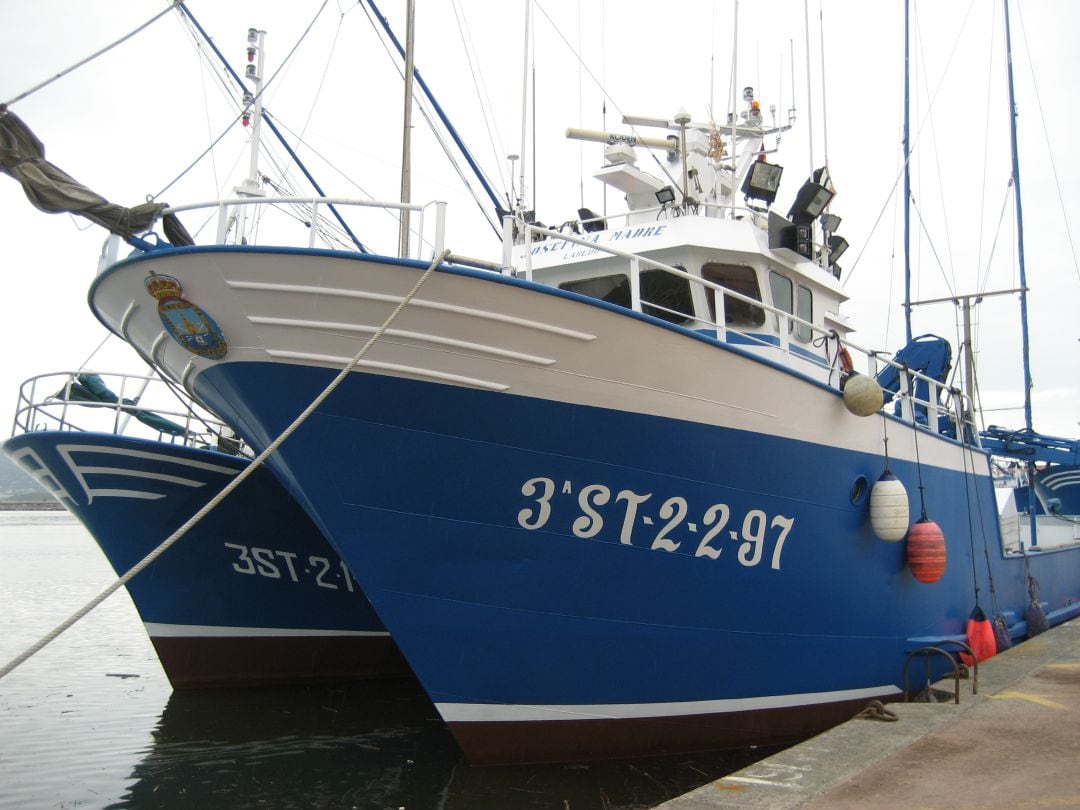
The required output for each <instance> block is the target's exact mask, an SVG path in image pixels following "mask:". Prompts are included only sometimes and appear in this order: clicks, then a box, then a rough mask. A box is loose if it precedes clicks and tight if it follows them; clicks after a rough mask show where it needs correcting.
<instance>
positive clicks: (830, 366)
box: [504, 206, 978, 445]
mask: <svg viewBox="0 0 1080 810" xmlns="http://www.w3.org/2000/svg"><path fill="white" fill-rule="evenodd" d="M729 207H730V206H729ZM516 225H517V227H518V228H520V229H521V232H522V235H523V237H524V261H523V267H522V269H520V270H519V271H518V275H519V276H521V277H523V278H525V279H527V280H529V281H532V280H533V265H532V253H531V250H530V246H531V245H532V244H533V240H532V236H533V234H541V235H543V237H544V238H548V239H550V238H554V239H562V240H566V241H568V242H572V243H574V244H577V245H581V246H582V247H587V248H590V249H592V250H596V251H599V252H603V253H607V254H609V255H611V256H615V257H619V258H622V259H625V260H626V261H627V263H628V265H629V273H628V277H629V279H630V300H631V307H632V308H633V309H634V311H636V312H641V311H643V307H645V306H647V307H650V308H654V309H658V310H663V311H667V312H670V311H671V310H669V309H667V308H666V307H664V306H663V305H662V304H660V303H653V302H651V301H648V300H645V299H642V297H641V272H642V268H647V269H655V270H661V271H663V272H665V273H669V274H671V275H673V276H676V277H678V278H681V279H685V280H686V281H687V282H689V283H690V284H691V285H696V286H698V287H702V288H705V289H708V290H711V291H712V292H713V294H714V299H715V318H716V320H715V321H713V320H709V319H707V318H706V319H703V318H702V317H700V316H698V315H694V314H692V313H678V314H681V315H686V317H687V318H691V319H693V321H694V322H695V324H698V325H699V326H696V327H694V328H696V329H707V330H710V331H711V330H715V331H716V337H717V339H718V340H721V341H725V340H727V337H728V334H729V333H734V334H735V335H738V336H739V337H740V338H741V339H742V340H743V341H744V342H745V343H746V344H748V345H749V346H750V347H753V348H758V349H762V350H767V351H768V352H770V353H772V352H776V353H778V356H779V357H780V359H781V362H782V363H783V364H785V365H787V366H788V367H798V366H799V365H802V364H805V367H806V368H808V369H810V370H816V371H817V372H819V373H820V372H824V373H825V374H826V382H827V383H829V384H832V385H834V386H835V387H837V388H839V387H840V385H839V384H840V375H839V374H837V375H836V379H835V381H834V379H833V374H832V372H833V371H834V370H836V364H837V360H836V355H837V353H838V350H839V348H840V346H841V345H842V346H844V347H846V348H847V349H848V350H849V351H852V352H854V353H856V354H858V355H861V356H862V357H863V359H864V362H865V366H864V367H865V369H866V372H865V373H866V374H868V375H869V376H871V377H876V376H877V375H878V373H879V372H880V371H881V370H883V368H884V367H885V366H892V367H893V368H895V369H897V370H898V371H899V372H900V373H899V375H898V377H899V391H897V392H896V393H895V394H893V395H892V396H891V398H890V399H889V401H888V402H887V403H886V405H885V407H886V408H890V407H895V405H896V404H897V403H898V404H899V410H900V412H899V414H897V415H898V416H899V417H900V418H901V419H903V420H904V421H906V422H910V423H912V424H913V425H916V426H918V427H922V428H925V429H927V430H930V431H932V432H935V433H945V434H949V433H952V434H954V436H955V437H956V438H961V439H963V440H965V441H968V442H969V443H972V444H976V445H977V444H978V429H977V427H976V426H975V424H974V423H973V421H972V411H971V409H970V408H968V407H966V403H965V400H964V397H963V395H962V393H961V392H960V391H959V390H958V389H956V388H952V387H949V386H948V385H945V384H943V383H942V382H940V381H939V380H936V379H934V378H932V377H928V376H927V375H925V374H922V373H920V372H918V371H915V370H913V369H909V368H905V367H904V366H902V365H900V364H898V363H896V362H894V361H893V360H892V359H891V358H887V357H883V356H882V355H881V353H880V352H877V351H873V350H871V349H866V348H863V347H861V346H858V345H857V344H855V343H851V342H849V341H847V340H843V341H842V340H841V339H840V338H839V336H838V335H837V334H836V332H834V331H831V330H827V329H824V328H822V327H820V326H816V325H814V324H813V323H811V322H810V321H807V320H804V319H802V318H800V317H798V316H797V315H795V314H793V313H790V312H787V311H786V310H782V309H777V308H776V307H773V306H770V305H769V304H766V303H765V302H764V301H760V300H758V299H756V298H752V297H750V296H747V295H744V294H742V293H740V292H738V291H736V290H733V289H730V288H728V287H724V286H722V285H720V284H716V283H715V282H712V281H709V280H708V279H705V278H701V277H700V276H696V275H694V274H692V273H689V272H687V271H685V270H682V269H680V268H678V267H673V266H671V265H667V264H664V263H663V262H659V261H656V260H655V259H650V258H649V257H647V256H642V255H640V254H636V253H630V252H628V251H624V250H620V249H618V248H615V247H612V246H611V245H607V244H602V243H598V242H592V241H590V240H588V239H585V238H582V237H580V236H577V235H575V234H568V233H565V232H559V231H556V230H553V229H551V228H547V227H544V226H541V225H535V224H528V223H523V222H521V221H520V220H519V221H517V222H516ZM510 227H511V220H510V218H509V217H508V218H507V219H506V220H505V221H504V228H506V230H505V231H504V237H510V235H511V234H510V231H509V229H510ZM507 244H508V240H504V245H507ZM508 254H509V248H508V247H504V262H505V264H506V266H507V267H509V266H510V264H511V262H510V256H509V255H508ZM728 297H730V298H733V299H735V300H737V301H741V302H743V303H745V304H748V305H751V306H753V307H755V308H757V309H760V310H762V311H764V312H766V313H768V315H767V316H766V317H767V318H768V317H770V316H771V317H773V318H775V319H776V323H777V324H778V326H779V328H778V330H777V332H778V338H779V345H777V344H775V343H773V342H772V341H771V340H769V339H767V338H766V336H763V335H760V334H756V333H754V332H748V331H743V330H740V329H735V328H732V327H731V326H729V325H727V323H726V318H725V303H726V299H727V298H728ZM797 326H798V327H801V328H802V329H803V330H806V332H808V334H809V335H810V339H809V340H808V341H806V343H807V344H808V345H821V346H824V347H828V345H829V342H830V341H833V342H834V344H835V348H834V352H833V356H832V359H831V360H830V359H829V357H828V351H827V348H826V350H825V351H823V353H822V355H820V356H818V357H816V358H815V357H808V356H804V355H802V354H797V353H796V352H794V351H793V346H792V340H791V335H792V334H794V332H795V329H796V327H797ZM920 382H921V383H925V384H926V390H927V396H926V398H925V399H924V398H920V397H918V396H917V395H916V389H917V388H918V387H919V385H918V384H919V383H920ZM942 393H945V394H946V395H947V398H948V399H950V400H951V403H952V407H951V408H949V407H946V406H943V405H941V404H939V403H940V402H941V399H942ZM941 416H947V417H948V418H947V419H944V420H942V419H940V418H939V417H941ZM924 420H925V421H924Z"/></svg>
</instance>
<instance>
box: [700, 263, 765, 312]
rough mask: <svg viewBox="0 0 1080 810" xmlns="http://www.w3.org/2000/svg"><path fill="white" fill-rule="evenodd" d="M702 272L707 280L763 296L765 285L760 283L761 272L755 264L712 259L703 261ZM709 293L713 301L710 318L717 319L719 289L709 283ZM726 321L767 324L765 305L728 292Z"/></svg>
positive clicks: (753, 295) (707, 293)
mask: <svg viewBox="0 0 1080 810" xmlns="http://www.w3.org/2000/svg"><path fill="white" fill-rule="evenodd" d="M701 275H702V277H703V278H704V279H705V280H706V281H711V282H712V283H713V284H719V285H720V286H721V287H727V288H728V289H729V290H733V291H734V292H737V293H740V294H742V295H745V296H746V297H747V298H753V299H754V300H756V301H760V300H761V289H760V288H759V287H758V280H757V273H756V272H754V268H752V267H746V266H745V265H737V264H719V263H716V262H709V263H708V264H705V265H702V267H701ZM705 296H706V299H707V300H708V304H709V319H710V320H711V321H713V322H714V323H715V322H716V319H717V316H716V290H714V289H712V288H711V287H707V288H706V290H705ZM724 323H725V325H726V326H735V327H739V326H763V325H764V324H765V310H764V309H762V308H761V307H757V306H754V305H753V304H751V303H749V302H747V301H743V300H741V299H738V298H735V297H734V296H731V295H727V294H725V295H724Z"/></svg>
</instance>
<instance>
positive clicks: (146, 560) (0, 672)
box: [0, 250, 450, 679]
mask: <svg viewBox="0 0 1080 810" xmlns="http://www.w3.org/2000/svg"><path fill="white" fill-rule="evenodd" d="M449 255H450V251H449V250H444V251H443V252H442V253H440V254H439V255H438V256H436V257H435V260H434V261H433V262H432V263H431V266H430V267H428V269H427V270H425V271H424V274H423V275H422V276H420V278H419V279H418V280H417V282H416V284H414V285H413V287H412V289H411V290H409V293H408V295H406V296H405V297H404V298H402V299H401V303H400V304H398V305H397V307H396V308H395V309H394V311H393V312H391V313H390V317H389V318H387V319H386V321H385V322H384V323H383V325H382V326H380V327H379V328H378V330H376V332H375V334H373V335H372V336H371V338H370V339H369V340H368V342H367V343H365V344H364V347H363V348H362V349H360V351H359V352H358V353H357V355H356V356H355V357H354V358H353V359H352V360H350V361H349V362H348V363H347V364H346V365H345V367H344V368H343V369H342V370H341V372H340V373H339V374H338V375H337V377H335V378H334V379H333V381H331V383H330V384H329V385H328V386H326V388H325V389H324V390H323V392H322V393H321V394H319V395H318V396H317V397H315V399H314V400H312V403H311V404H310V405H308V406H307V408H305V409H304V411H303V412H302V413H301V414H300V415H299V416H298V417H296V419H294V420H293V423H292V424H291V425H289V426H288V427H287V428H285V430H284V431H283V432H282V434H281V435H280V436H278V437H277V438H276V439H274V441H272V442H271V443H270V444H269V445H268V446H267V448H266V449H265V450H263V451H262V452H261V453H259V455H258V456H256V457H255V459H254V460H253V461H252V462H251V464H250V465H248V467H247V469H245V470H244V471H243V472H241V473H240V474H239V475H238V476H236V477H235V478H234V479H233V480H232V481H230V482H229V483H228V484H227V485H226V486H225V488H224V489H222V490H221V492H219V493H218V494H217V495H216V496H215V497H214V499H213V500H211V501H210V502H209V503H208V504H206V506H204V507H203V508H202V509H200V510H199V511H198V512H196V513H195V514H194V515H193V516H192V517H191V518H190V519H189V520H188V521H187V522H186V523H185V524H184V525H183V526H181V527H180V528H179V529H177V530H176V531H175V532H173V533H172V534H171V535H170V536H169V537H168V538H166V539H165V540H163V541H162V542H161V545H159V546H158V547H157V548H155V549H154V550H153V551H151V552H150V553H149V554H147V555H146V556H145V557H143V559H142V560H140V561H139V562H138V563H136V564H135V566H134V567H132V568H131V570H130V571H128V572H127V573H126V574H124V575H123V576H122V577H120V578H119V579H118V580H116V581H115V582H113V583H112V584H111V585H109V587H107V588H106V589H105V590H104V591H102V592H101V593H100V594H98V595H97V596H95V597H94V598H93V599H91V600H90V601H89V602H87V603H86V605H84V606H83V607H82V608H80V609H79V610H77V611H76V612H75V613H74V614H73V615H72V616H71V617H70V618H69V619H67V620H66V621H64V622H63V623H61V624H60V625H58V626H57V627H56V628H55V629H53V630H52V632H50V633H49V634H47V635H46V636H45V637H44V638H42V639H41V640H40V641H38V642H37V643H36V644H35V645H34V646H32V647H30V649H28V650H26V651H25V652H24V653H22V654H21V655H19V656H18V657H17V658H15V659H14V660H12V661H11V662H10V663H8V664H7V665H5V666H4V668H3V669H0V679H2V678H4V676H6V675H7V674H8V673H10V672H11V671H12V670H14V669H15V668H16V667H18V666H19V665H20V664H22V663H23V662H25V661H27V660H28V659H29V658H31V657H32V656H34V655H35V654H37V653H38V652H40V651H41V650H42V649H44V648H45V647H46V646H48V645H49V644H50V643H51V642H52V641H53V640H54V639H56V637H57V636H59V635H60V634H61V633H63V632H64V631H65V630H67V629H68V628H69V627H71V626H72V625H73V624H75V623H76V622H77V621H79V619H81V618H83V617H84V616H86V615H87V614H88V613H89V612H90V611H91V610H93V609H94V608H96V607H97V606H98V605H100V604H101V603H102V602H104V601H105V600H106V599H108V598H109V597H110V596H112V594H113V593H114V592H115V591H117V590H119V589H120V587H121V586H123V585H126V584H127V583H128V582H130V581H131V580H132V579H134V577H135V576H136V575H137V574H138V573H139V572H140V571H142V570H143V569H144V568H146V567H147V566H148V565H150V563H152V562H153V561H154V560H156V559H157V558H158V557H160V556H161V555H162V554H164V553H165V552H166V551H168V550H169V548H171V547H172V545H173V544H174V543H175V542H176V541H177V540H179V539H180V538H181V537H183V536H184V535H185V534H186V533H187V532H188V530H189V529H191V527H192V526H194V525H195V524H196V523H198V522H199V521H200V520H202V519H203V518H204V517H206V515H207V514H209V513H210V511H211V510H213V509H214V507H216V506H217V505H218V504H219V503H221V501H222V500H224V499H225V498H226V497H227V496H228V495H229V494H230V493H231V492H232V491H233V490H234V489H236V488H237V487H238V486H240V484H242V483H243V482H244V481H245V480H246V479H247V478H248V476H250V475H251V474H252V473H254V472H255V470H256V469H257V468H258V467H260V466H261V465H262V463H263V462H264V461H265V460H266V459H267V458H268V457H269V456H270V455H271V454H272V453H274V452H275V451H276V450H277V449H278V447H280V446H281V445H282V443H283V442H284V441H285V440H286V439H288V438H289V436H291V435H292V434H293V433H294V432H295V431H296V429H297V428H299V427H300V425H301V424H303V423H304V421H306V420H307V418H308V417H309V416H311V414H312V413H313V412H314V411H315V409H316V408H318V407H319V406H320V405H322V403H323V402H324V401H325V400H326V398H327V397H328V396H330V394H332V393H333V392H334V389H336V388H337V387H338V386H339V385H341V383H342V382H343V381H344V380H345V378H346V377H347V376H348V375H349V373H350V372H352V370H353V369H354V368H356V366H357V365H359V363H360V361H361V360H363V359H364V356H365V355H366V354H367V353H368V351H370V350H371V347H372V346H374V345H375V343H376V342H377V341H378V340H379V339H380V338H381V337H382V336H383V333H384V332H386V330H387V329H388V328H389V327H390V324H391V323H393V322H394V319H395V318H397V316H398V315H399V314H400V313H401V310H403V309H405V307H406V306H407V305H408V304H409V302H410V301H412V299H413V297H414V296H415V295H416V293H417V292H418V291H419V290H420V286H421V285H422V284H423V283H424V282H425V281H427V280H428V278H429V277H430V276H431V274H432V273H434V272H435V269H436V268H437V267H438V266H439V265H440V264H442V263H443V261H445V260H446V257H447V256H449Z"/></svg>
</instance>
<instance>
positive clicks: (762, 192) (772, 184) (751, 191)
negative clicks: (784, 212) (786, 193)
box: [742, 160, 784, 205]
mask: <svg viewBox="0 0 1080 810" xmlns="http://www.w3.org/2000/svg"><path fill="white" fill-rule="evenodd" d="M783 172H784V167H783V166H776V165H774V164H772V163H766V162H765V161H764V160H756V161H754V163H753V164H752V165H751V166H750V171H748V172H747V173H746V179H745V180H743V185H742V193H743V194H744V195H745V196H747V197H751V198H753V199H755V200H761V201H762V202H764V203H765V205H772V204H773V201H774V200H775V199H776V190H777V189H778V188H780V175H781V174H783Z"/></svg>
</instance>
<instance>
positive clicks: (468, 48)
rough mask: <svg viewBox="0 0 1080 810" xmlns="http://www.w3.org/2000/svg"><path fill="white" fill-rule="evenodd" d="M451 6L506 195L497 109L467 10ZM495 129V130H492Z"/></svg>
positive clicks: (502, 148)
mask: <svg viewBox="0 0 1080 810" xmlns="http://www.w3.org/2000/svg"><path fill="white" fill-rule="evenodd" d="M451 7H452V8H453V10H454V17H455V19H456V20H457V26H458V35H459V36H460V37H461V45H462V50H463V51H464V52H465V61H466V62H468V64H469V72H470V73H471V74H472V79H473V88H474V89H475V90H476V99H477V101H478V102H479V104H480V111H481V113H482V114H483V118H484V126H485V127H486V129H487V133H488V144H489V145H490V146H491V151H492V155H493V157H494V162H495V165H496V166H497V167H498V169H499V181H500V185H501V186H502V191H503V194H504V195H505V194H506V193H507V192H506V189H507V188H508V187H509V185H510V184H509V183H507V181H506V175H505V174H504V173H503V156H504V155H505V154H506V149H505V147H503V143H502V137H501V136H500V134H499V125H498V122H497V121H496V120H495V119H494V116H492V115H491V111H492V110H494V109H495V106H494V105H493V104H492V103H491V96H490V94H489V93H488V89H487V84H486V83H485V82H484V74H483V72H482V71H480V72H478V70H477V67H476V63H475V61H474V54H475V52H476V46H475V45H474V44H473V40H472V34H471V33H470V32H469V22H468V20H467V19H466V18H465V10H464V9H463V8H460V4H459V2H458V0H453V2H452V3H451ZM493 129H494V132H492V130H493ZM496 142H497V143H496Z"/></svg>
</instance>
